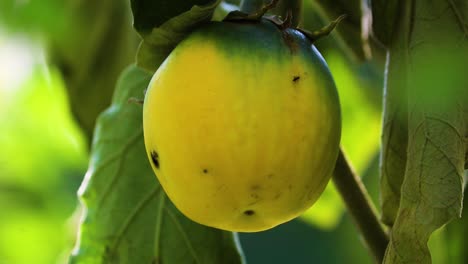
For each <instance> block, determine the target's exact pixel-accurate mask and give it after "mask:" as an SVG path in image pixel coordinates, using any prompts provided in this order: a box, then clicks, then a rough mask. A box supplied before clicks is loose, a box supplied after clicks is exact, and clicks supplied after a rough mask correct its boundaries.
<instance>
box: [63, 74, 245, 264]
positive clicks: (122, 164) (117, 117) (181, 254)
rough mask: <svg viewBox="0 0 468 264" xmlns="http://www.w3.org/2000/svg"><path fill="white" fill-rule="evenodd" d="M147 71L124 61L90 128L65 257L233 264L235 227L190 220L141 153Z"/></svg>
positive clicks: (89, 260)
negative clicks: (77, 221) (79, 208)
mask: <svg viewBox="0 0 468 264" xmlns="http://www.w3.org/2000/svg"><path fill="white" fill-rule="evenodd" d="M150 78H151V75H150V74H148V73H146V72H144V71H142V70H141V69H139V68H137V67H135V66H131V67H129V68H128V69H127V70H126V71H125V72H124V73H123V75H122V77H121V79H120V80H119V82H118V84H117V88H116V91H115V94H114V98H113V103H112V105H111V106H110V107H109V108H108V109H107V110H106V111H105V112H103V113H102V114H101V115H100V117H99V120H98V123H97V127H96V130H95V136H94V142H93V147H92V152H91V161H90V164H89V169H88V172H87V174H86V177H85V180H84V181H83V184H82V186H81V188H80V191H79V193H80V194H81V198H82V202H83V204H84V205H85V207H86V210H85V216H84V218H83V219H82V222H81V227H80V239H79V242H78V245H77V246H76V249H75V251H74V254H73V256H72V257H71V263H121V264H122V263H164V264H171V263H173V264H179V263H199V264H210V263H212V264H219V263H226V264H231V263H232V264H237V263H242V256H241V254H240V253H239V248H237V243H236V237H235V234H233V233H230V232H225V231H221V230H217V229H213V228H209V227H206V226H202V225H199V224H197V223H195V222H192V221H191V220H189V219H188V218H186V217H185V216H184V215H182V214H181V213H180V212H179V211H178V210H177V209H176V208H175V207H174V205H173V204H172V203H171V202H170V201H169V199H168V198H167V196H166V195H165V193H164V190H163V189H162V188H161V186H160V185H159V183H158V181H157V179H156V176H155V175H154V173H153V171H152V169H151V167H150V164H149V162H148V160H147V156H146V152H145V147H144V142H143V129H142V107H141V106H140V105H136V104H132V103H129V102H128V100H129V98H132V97H136V98H141V97H143V91H144V89H145V88H146V87H147V85H148V83H149V81H150Z"/></svg>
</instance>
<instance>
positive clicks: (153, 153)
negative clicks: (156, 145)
mask: <svg viewBox="0 0 468 264" xmlns="http://www.w3.org/2000/svg"><path fill="white" fill-rule="evenodd" d="M151 161H153V164H154V166H155V167H156V169H159V155H158V153H157V152H156V151H154V150H153V151H151Z"/></svg>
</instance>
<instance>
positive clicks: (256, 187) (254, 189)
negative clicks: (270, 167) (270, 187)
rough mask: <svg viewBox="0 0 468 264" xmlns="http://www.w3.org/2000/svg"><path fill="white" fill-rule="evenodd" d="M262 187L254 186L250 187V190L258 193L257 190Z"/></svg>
mask: <svg viewBox="0 0 468 264" xmlns="http://www.w3.org/2000/svg"><path fill="white" fill-rule="evenodd" d="M260 188H261V186H260V185H258V184H254V185H252V187H250V189H252V190H253V191H256V190H260Z"/></svg>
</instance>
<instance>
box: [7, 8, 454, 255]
mask: <svg viewBox="0 0 468 264" xmlns="http://www.w3.org/2000/svg"><path fill="white" fill-rule="evenodd" d="M102 2H103V3H100V4H97V3H94V2H93V1H85V0H83V1H78V0H75V1H72V0H69V1H59V0H29V1H15V0H1V1H0V263H1V264H30V263H35V264H50V263H66V262H67V257H68V255H69V254H70V252H71V250H72V248H73V245H74V243H75V239H76V232H77V225H78V219H79V216H80V212H81V211H80V208H79V200H78V197H77V194H76V193H77V190H78V187H79V185H80V182H81V180H82V178H83V176H84V174H85V172H86V169H87V163H88V158H89V157H88V155H89V147H90V144H91V140H92V128H93V125H94V123H93V122H94V119H95V117H96V115H97V113H99V112H100V111H102V110H103V109H104V108H105V107H106V106H107V104H108V102H110V97H111V94H112V89H113V87H114V84H115V81H116V78H117V74H118V73H119V72H120V71H121V70H122V69H123V68H124V66H125V65H127V64H130V63H131V62H132V60H133V58H134V55H135V52H136V44H137V43H138V36H137V35H136V33H134V32H133V31H132V30H131V23H132V20H131V15H130V8H129V3H128V2H129V1H115V3H117V2H119V3H120V2H121V3H120V4H113V3H114V2H113V1H102ZM107 2H109V3H107ZM106 3H107V4H106ZM110 6H112V8H110ZM115 6H118V8H117V7H115ZM314 8H315V7H314V4H313V1H305V5H304V13H307V14H311V15H308V16H306V18H307V19H305V20H304V25H305V26H306V28H310V29H317V28H320V27H321V26H323V25H324V24H326V23H327V20H326V19H324V18H323V17H322V16H320V15H319V14H317V12H315V11H314V10H315V9H314ZM102 17H104V18H102ZM109 20H110V21H109ZM119 25H124V26H123V27H119ZM116 32H117V35H118V36H121V37H120V38H118V39H113V40H105V38H101V36H106V34H113V35H112V36H115V35H116ZM122 36H123V37H122ZM119 41H120V42H119ZM122 43H124V44H125V45H123V44H122ZM340 43H341V44H340ZM317 45H318V47H319V49H320V50H321V52H322V53H323V55H324V57H325V58H326V60H327V62H328V63H329V66H330V69H331V71H332V73H333V75H334V77H335V81H336V83H337V87H338V90H339V94H340V99H341V103H342V115H343V136H342V144H343V146H344V149H345V151H346V152H347V153H348V155H349V157H350V159H351V161H352V163H353V165H354V167H355V168H356V170H357V172H359V174H360V175H363V181H364V183H365V184H366V186H367V188H368V190H369V192H370V194H371V196H372V198H373V200H374V203H375V204H376V205H378V180H379V179H378V151H379V140H380V119H381V110H382V109H381V102H382V99H381V91H382V85H383V65H382V60H381V58H380V59H378V58H376V59H372V60H370V61H367V62H362V61H359V60H356V59H355V58H353V57H352V56H349V51H347V50H346V49H343V47H342V42H340V39H338V38H337V37H336V36H335V35H334V34H332V35H331V36H330V37H329V38H327V39H324V40H320V41H319V42H318V43H317ZM76 72H79V74H77V73H76ZM86 89H92V91H93V94H92V95H93V97H91V98H78V97H79V96H78V95H77V94H79V93H78V92H77V91H82V90H86ZM96 97H98V98H102V100H99V102H98V103H95V100H97V99H96ZM77 98H78V99H77ZM87 103H89V104H90V105H91V104H92V105H96V104H97V105H98V107H97V108H95V109H94V108H86V107H88V106H87ZM78 106H79V107H81V108H82V109H85V111H87V112H91V113H94V116H93V114H91V115H90V116H93V118H91V119H90V120H85V119H84V118H83V116H84V114H83V113H80V112H77V111H76V110H73V109H76V107H78ZM88 116H89V115H88ZM446 236H447V234H445V233H444V234H443V233H441V232H438V233H437V234H436V235H435V236H434V237H433V239H432V240H431V247H432V248H433V251H432V252H433V258H434V263H444V256H445V255H444V254H442V253H440V252H450V249H447V246H446V244H445V243H444V242H443V241H444V240H445V239H447V237H446ZM240 240H241V244H242V247H243V249H244V253H245V255H246V258H247V261H248V263H253V264H257V263H260V264H261V263H269V264H275V263H298V264H301V263H349V262H352V263H372V259H371V257H370V255H369V254H368V253H367V251H366V249H365V247H364V246H363V243H361V238H360V237H359V234H358V232H357V231H356V229H355V227H354V226H353V223H352V220H351V219H350V217H349V215H348V214H347V213H346V212H345V209H344V205H343V203H342V201H341V200H340V197H339V196H338V195H337V193H336V191H335V190H334V187H333V185H332V184H329V186H328V187H327V190H326V192H325V193H324V194H323V195H322V197H321V198H320V200H319V202H318V203H317V204H316V205H314V206H313V207H312V208H311V209H310V210H309V211H307V212H306V214H305V215H304V216H302V217H301V218H299V219H296V220H293V221H291V222H289V223H287V224H284V225H281V226H279V227H277V228H274V229H272V230H270V231H266V232H261V233H255V234H240ZM452 244H453V243H452Z"/></svg>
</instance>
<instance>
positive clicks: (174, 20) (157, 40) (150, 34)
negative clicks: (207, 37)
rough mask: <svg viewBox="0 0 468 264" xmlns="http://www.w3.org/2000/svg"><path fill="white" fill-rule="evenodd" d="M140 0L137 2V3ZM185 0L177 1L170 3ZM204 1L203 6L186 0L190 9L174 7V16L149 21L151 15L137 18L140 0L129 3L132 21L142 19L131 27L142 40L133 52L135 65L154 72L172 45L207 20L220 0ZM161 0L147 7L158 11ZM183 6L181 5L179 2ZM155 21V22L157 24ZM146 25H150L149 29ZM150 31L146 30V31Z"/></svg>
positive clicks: (171, 48)
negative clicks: (137, 48)
mask: <svg viewBox="0 0 468 264" xmlns="http://www.w3.org/2000/svg"><path fill="white" fill-rule="evenodd" d="M140 2H141V3H140ZM153 2H154V1H153ZM179 2H181V3H182V2H183V3H186V2H187V1H177V2H174V3H179ZM204 2H206V3H207V4H206V5H203V6H199V5H194V6H192V5H193V4H197V3H196V2H195V3H192V2H190V4H191V5H190V6H192V7H191V8H190V9H188V8H186V9H178V11H179V13H177V14H173V15H177V16H174V17H171V18H169V19H168V20H165V21H164V22H161V23H159V20H158V19H156V20H154V21H153V22H152V23H151V21H150V19H154V18H153V17H147V18H146V19H145V20H144V18H140V17H139V15H143V14H142V13H141V12H140V11H139V10H140V9H141V8H142V6H143V5H142V3H146V2H144V1H143V0H141V1H136V0H134V1H133V2H132V6H133V12H134V17H135V21H140V20H144V21H145V23H144V25H145V26H142V25H143V22H138V23H137V22H135V23H136V24H135V28H136V29H137V30H138V31H139V33H140V34H141V36H142V37H143V41H142V42H141V44H140V47H139V50H138V54H137V65H138V66H140V67H142V68H144V69H146V70H148V71H150V72H154V71H156V70H157V68H158V67H159V65H160V64H161V63H162V62H163V61H164V59H166V57H167V56H168V55H169V53H170V52H171V51H172V50H173V49H174V48H175V46H176V45H177V44H178V43H179V42H180V41H182V40H183V39H184V38H185V37H186V36H187V34H189V33H190V31H192V30H193V29H195V28H196V27H197V26H199V25H200V24H202V23H204V22H207V21H210V20H211V18H212V16H213V12H214V10H215V8H216V7H217V6H218V4H219V3H220V0H212V1H204ZM161 4H162V3H160V2H158V3H157V4H156V3H154V4H153V6H151V8H152V9H150V10H158V8H160V5H161ZM180 6H181V7H184V6H185V4H181V5H180ZM157 22H158V23H157ZM150 25H153V26H154V27H152V28H151V29H150V28H149V26H150ZM149 30H150V31H149Z"/></svg>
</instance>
